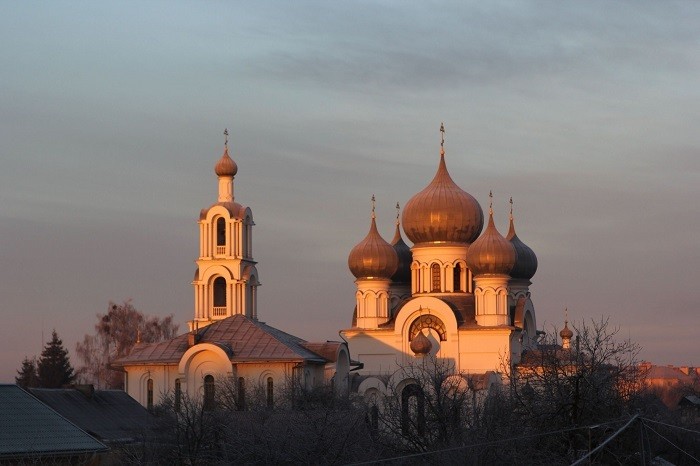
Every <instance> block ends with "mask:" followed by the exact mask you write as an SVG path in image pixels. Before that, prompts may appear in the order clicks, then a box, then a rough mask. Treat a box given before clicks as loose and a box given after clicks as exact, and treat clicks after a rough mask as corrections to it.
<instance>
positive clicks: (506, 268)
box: [467, 211, 517, 275]
mask: <svg viewBox="0 0 700 466" xmlns="http://www.w3.org/2000/svg"><path fill="white" fill-rule="evenodd" d="M516 259H517V256H516V252H515V247H514V246H513V244H511V242H510V241H508V240H507V239H505V238H504V237H503V236H502V235H501V234H500V233H499V232H498V230H497V229H496V225H494V223H493V211H491V212H489V224H488V226H487V227H486V229H485V230H484V233H483V234H482V235H481V236H479V238H478V239H477V240H476V241H474V242H473V243H472V245H471V246H469V251H467V266H468V267H469V269H470V270H471V271H472V273H473V274H474V275H489V274H493V275H508V274H509V273H510V271H511V270H512V269H513V266H514V265H515V261H516Z"/></svg>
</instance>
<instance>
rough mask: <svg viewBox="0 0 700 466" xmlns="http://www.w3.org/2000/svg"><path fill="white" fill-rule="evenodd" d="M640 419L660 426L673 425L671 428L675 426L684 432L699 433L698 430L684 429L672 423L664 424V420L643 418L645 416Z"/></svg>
mask: <svg viewBox="0 0 700 466" xmlns="http://www.w3.org/2000/svg"><path fill="white" fill-rule="evenodd" d="M642 421H647V422H653V423H654V424H661V425H662V426H666V427H673V428H675V429H680V430H684V431H686V432H692V433H694V434H700V431H697V430H691V429H686V428H685V427H681V426H674V425H673V424H666V423H665V422H661V421H654V420H653V419H647V418H645V417H643V418H642Z"/></svg>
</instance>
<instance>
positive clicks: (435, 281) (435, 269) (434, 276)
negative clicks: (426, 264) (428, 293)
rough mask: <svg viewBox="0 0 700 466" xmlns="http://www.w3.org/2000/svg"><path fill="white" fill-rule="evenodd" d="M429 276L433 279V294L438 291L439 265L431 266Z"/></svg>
mask: <svg viewBox="0 0 700 466" xmlns="http://www.w3.org/2000/svg"><path fill="white" fill-rule="evenodd" d="M430 275H431V276H432V279H433V286H432V289H433V293H435V292H439V291H440V265H438V264H433V265H431V266H430Z"/></svg>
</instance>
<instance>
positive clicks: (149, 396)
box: [146, 379, 153, 411]
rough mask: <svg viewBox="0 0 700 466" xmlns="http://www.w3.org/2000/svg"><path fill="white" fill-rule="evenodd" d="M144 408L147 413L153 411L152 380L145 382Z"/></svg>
mask: <svg viewBox="0 0 700 466" xmlns="http://www.w3.org/2000/svg"><path fill="white" fill-rule="evenodd" d="M146 407H147V408H148V410H149V411H150V410H152V409H153V379H148V382H146Z"/></svg>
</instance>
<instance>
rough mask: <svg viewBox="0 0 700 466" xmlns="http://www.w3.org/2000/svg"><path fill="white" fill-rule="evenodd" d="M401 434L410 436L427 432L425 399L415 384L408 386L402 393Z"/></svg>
mask: <svg viewBox="0 0 700 466" xmlns="http://www.w3.org/2000/svg"><path fill="white" fill-rule="evenodd" d="M401 432H402V433H403V434H404V435H408V434H409V433H411V432H417V433H418V435H423V433H424V432H425V398H424V397H423V392H422V391H421V389H420V387H418V385H415V384H411V385H407V386H406V388H404V389H403V390H402V391H401Z"/></svg>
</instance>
